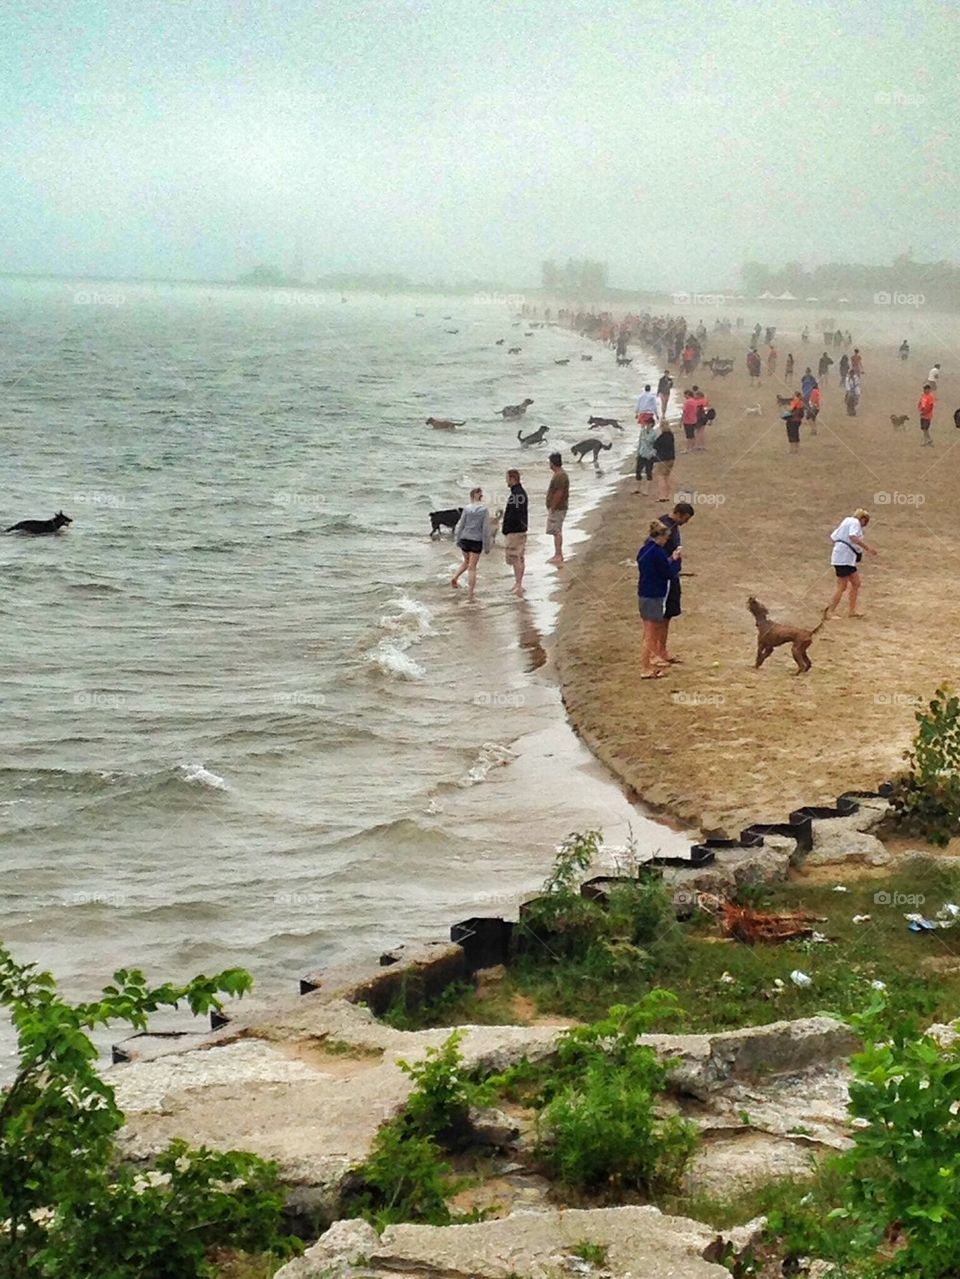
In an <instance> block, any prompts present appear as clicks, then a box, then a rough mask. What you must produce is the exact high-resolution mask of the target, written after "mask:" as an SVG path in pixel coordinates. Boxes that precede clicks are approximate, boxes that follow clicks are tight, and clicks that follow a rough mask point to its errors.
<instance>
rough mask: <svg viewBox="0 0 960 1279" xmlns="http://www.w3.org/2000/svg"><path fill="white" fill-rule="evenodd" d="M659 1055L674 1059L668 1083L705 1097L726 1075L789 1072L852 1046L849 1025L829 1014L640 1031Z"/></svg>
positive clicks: (824, 1061)
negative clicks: (696, 1031)
mask: <svg viewBox="0 0 960 1279" xmlns="http://www.w3.org/2000/svg"><path fill="white" fill-rule="evenodd" d="M640 1042H641V1043H644V1044H647V1045H649V1046H650V1047H651V1048H653V1049H654V1050H655V1052H656V1053H657V1054H658V1056H660V1057H669V1058H675V1059H676V1064H675V1065H674V1066H673V1067H672V1068H671V1073H670V1078H671V1083H672V1084H673V1086H674V1087H675V1088H677V1089H678V1090H679V1091H680V1092H685V1093H689V1094H690V1096H693V1097H698V1098H700V1099H701V1100H703V1101H706V1100H707V1099H708V1098H709V1097H710V1096H711V1095H712V1094H713V1093H714V1092H716V1091H717V1090H718V1089H719V1088H722V1087H724V1086H725V1085H726V1084H727V1083H729V1081H730V1080H731V1079H735V1078H740V1079H745V1078H749V1077H751V1076H759V1075H769V1074H788V1073H796V1072H798V1071H802V1070H805V1069H806V1068H807V1067H809V1066H813V1065H825V1064H827V1063H829V1062H832V1061H835V1060H836V1059H837V1058H841V1057H847V1056H849V1055H850V1053H851V1052H854V1051H855V1050H856V1047H857V1040H856V1037H855V1036H854V1035H853V1033H852V1031H851V1030H850V1029H849V1027H848V1026H845V1025H844V1024H843V1023H842V1022H839V1021H835V1020H834V1019H833V1018H832V1017H804V1018H800V1019H799V1020H797V1021H776V1022H769V1023H768V1024H766V1025H763V1026H746V1027H744V1028H743V1029H742V1030H730V1031H723V1032H720V1033H718V1034H712V1035H643V1036H641V1038H640Z"/></svg>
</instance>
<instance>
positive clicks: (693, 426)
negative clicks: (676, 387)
mask: <svg viewBox="0 0 960 1279" xmlns="http://www.w3.org/2000/svg"><path fill="white" fill-rule="evenodd" d="M697 411H698V406H697V398H696V396H695V395H694V393H693V391H689V390H688V391H684V393H683V413H682V414H681V416H680V422H681V424H682V425H683V438H684V439H685V440H686V444H687V446H686V448H685V449H684V450H683V451H684V453H692V452H693V450H694V440H695V439H696V436H697Z"/></svg>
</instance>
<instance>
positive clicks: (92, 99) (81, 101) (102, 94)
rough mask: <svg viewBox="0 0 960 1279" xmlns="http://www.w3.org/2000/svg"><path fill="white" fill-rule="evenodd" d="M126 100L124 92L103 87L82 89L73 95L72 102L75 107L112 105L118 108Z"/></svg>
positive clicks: (115, 108)
mask: <svg viewBox="0 0 960 1279" xmlns="http://www.w3.org/2000/svg"><path fill="white" fill-rule="evenodd" d="M126 101H127V95H126V94H125V93H118V92H116V91H114V90H109V91H105V90H103V89H84V91H83V92H82V93H75V94H74V95H73V104H74V106H76V107H112V108H113V109H114V110H119V108H120V107H122V106H124V105H125V104H126Z"/></svg>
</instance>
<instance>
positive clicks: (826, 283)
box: [740, 249, 960, 307]
mask: <svg viewBox="0 0 960 1279" xmlns="http://www.w3.org/2000/svg"><path fill="white" fill-rule="evenodd" d="M740 278H741V280H742V282H743V291H744V292H745V293H746V294H747V295H748V296H750V297H757V296H758V295H759V294H761V293H764V292H768V293H772V294H774V295H775V296H777V295H779V294H781V293H784V292H790V293H793V294H794V295H795V296H796V297H798V298H800V299H803V298H808V297H816V298H819V299H821V300H822V301H824V302H828V301H835V300H836V299H837V298H839V297H847V298H849V299H850V300H851V302H854V301H862V300H863V299H864V297H865V296H866V297H871V296H872V295H874V294H884V293H889V294H894V293H910V294H921V293H922V294H923V295H924V297H925V300H926V302H927V303H928V304H930V303H934V304H936V303H940V304H941V305H944V306H950V307H955V306H960V265H958V264H957V263H954V262H947V261H940V262H918V261H917V260H916V259H915V258H914V256H913V253H912V251H911V250H910V249H908V250H907V251H906V253H901V254H900V256H899V257H896V258H894V259H893V262H892V263H890V264H888V265H885V266H884V265H869V264H865V263H861V262H829V263H826V264H825V265H823V266H818V267H814V269H813V270H812V271H806V270H804V268H803V267H802V266H801V265H800V263H799V262H787V263H785V265H784V266H782V267H779V268H775V267H769V266H765V265H764V264H763V263H762V262H745V263H744V265H743V268H742V270H741V272H740Z"/></svg>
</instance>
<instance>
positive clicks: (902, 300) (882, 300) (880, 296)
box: [873, 289, 927, 307]
mask: <svg viewBox="0 0 960 1279" xmlns="http://www.w3.org/2000/svg"><path fill="white" fill-rule="evenodd" d="M926 300H927V295H926V294H925V293H901V292H899V291H898V290H894V291H892V292H888V291H887V290H886V289H880V290H879V291H878V292H877V293H874V295H873V305H874V306H913V307H920V306H923V305H924V304H925V303H926Z"/></svg>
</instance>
